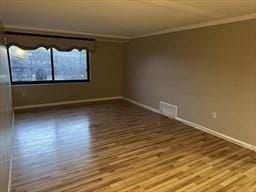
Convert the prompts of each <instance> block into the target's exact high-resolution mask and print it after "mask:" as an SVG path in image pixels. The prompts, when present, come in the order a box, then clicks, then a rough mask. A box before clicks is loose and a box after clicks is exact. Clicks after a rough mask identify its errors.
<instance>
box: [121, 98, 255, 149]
mask: <svg viewBox="0 0 256 192" xmlns="http://www.w3.org/2000/svg"><path fill="white" fill-rule="evenodd" d="M123 99H125V100H126V101H129V102H130V103H133V104H135V105H138V106H140V107H143V108H145V109H147V110H150V111H153V112H155V113H158V114H159V113H160V112H159V110H157V109H154V108H152V107H150V106H147V105H145V104H142V103H140V102H137V101H134V100H132V99H129V98H126V97H123ZM175 119H176V120H177V121H180V122H182V123H184V124H186V125H189V126H191V127H193V128H196V129H199V130H201V131H203V132H206V133H209V134H211V135H214V136H216V137H219V138H221V139H224V140H226V141H229V142H231V143H234V144H236V145H239V146H241V147H244V148H246V149H250V150H253V151H255V152H256V146H255V145H251V144H249V143H246V142H243V141H240V140H238V139H235V138H233V137H230V136H227V135H225V134H222V133H219V132H217V131H213V130H211V129H208V128H206V127H204V126H201V125H199V124H196V123H193V122H191V121H187V120H185V119H182V118H180V117H176V118H175Z"/></svg>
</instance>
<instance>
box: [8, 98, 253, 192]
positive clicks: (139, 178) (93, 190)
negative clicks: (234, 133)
mask: <svg viewBox="0 0 256 192" xmlns="http://www.w3.org/2000/svg"><path fill="white" fill-rule="evenodd" d="M14 132H15V133H14V148H13V174H12V190H11V191H12V192H206V191H207V192H217V191H218V192H256V153H255V152H253V151H250V150H247V149H244V148H242V147H239V146H236V145H234V144H232V143H229V142H227V141H224V140H222V139H219V138H217V137H214V136H212V135H209V134H207V133H204V132H201V131H199V130H196V129H194V128H191V127H189V126H186V125H184V124H182V123H180V122H177V121H175V120H171V119H168V118H165V117H162V116H160V115H158V114H155V113H152V112H149V111H147V110H145V109H142V108H139V107H137V106H135V105H133V104H130V103H127V102H125V101H116V102H104V103H97V104H90V105H84V106H73V107H64V108H49V109H41V110H35V111H30V112H20V113H17V114H16V123H15V131H14Z"/></svg>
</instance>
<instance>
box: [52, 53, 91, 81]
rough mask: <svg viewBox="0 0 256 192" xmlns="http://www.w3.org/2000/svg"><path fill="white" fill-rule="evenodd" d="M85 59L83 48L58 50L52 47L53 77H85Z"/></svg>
mask: <svg viewBox="0 0 256 192" xmlns="http://www.w3.org/2000/svg"><path fill="white" fill-rule="evenodd" d="M86 60H87V59H86V52H85V50H82V51H78V50H76V49H74V50H72V51H58V50H56V49H53V63H54V73H55V79H56V80H77V79H87V70H86V65H85V63H86Z"/></svg>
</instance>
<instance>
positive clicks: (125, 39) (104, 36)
mask: <svg viewBox="0 0 256 192" xmlns="http://www.w3.org/2000/svg"><path fill="white" fill-rule="evenodd" d="M251 19H256V13H252V14H247V15H242V16H238V17H229V18H224V19H218V20H213V21H209V22H203V23H199V24H194V25H185V26H181V27H176V28H170V29H166V30H161V31H156V32H153V33H145V34H142V35H135V36H120V35H109V34H99V33H87V32H77V31H72V30H56V29H46V28H35V27H24V26H18V25H4V29H5V30H8V31H14V32H30V33H41V34H62V35H73V36H77V37H87V38H95V39H96V40H97V41H107V42H118V43H126V42H129V40H131V39H137V38H142V37H150V36H154V35H161V34H167V33H172V32H178V31H186V30H191V29H197V28H204V27H210V26H216V25H222V24H228V23H235V22H239V21H246V20H251Z"/></svg>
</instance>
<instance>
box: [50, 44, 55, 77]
mask: <svg viewBox="0 0 256 192" xmlns="http://www.w3.org/2000/svg"><path fill="white" fill-rule="evenodd" d="M50 54H51V68H52V81H55V76H54V74H55V73H54V64H53V50H52V48H50Z"/></svg>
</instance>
